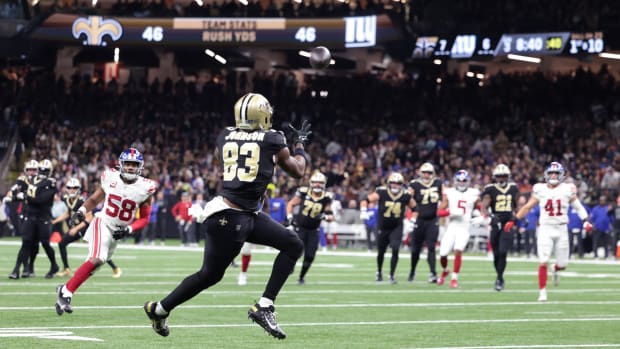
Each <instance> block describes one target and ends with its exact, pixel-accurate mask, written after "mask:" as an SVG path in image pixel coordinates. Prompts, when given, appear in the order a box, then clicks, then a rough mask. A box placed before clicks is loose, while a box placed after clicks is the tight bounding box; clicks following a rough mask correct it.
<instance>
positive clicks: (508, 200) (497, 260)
mask: <svg viewBox="0 0 620 349" xmlns="http://www.w3.org/2000/svg"><path fill="white" fill-rule="evenodd" d="M509 179H510V169H509V168H508V166H506V165H504V164H498V165H497V166H495V168H494V169H493V180H494V182H495V183H491V184H488V185H487V186H486V187H485V188H484V190H483V191H482V210H483V211H482V212H491V233H490V237H491V247H492V248H493V266H494V267H495V272H496V273H497V278H496V280H495V290H496V291H501V290H503V289H504V270H506V261H507V258H508V252H509V251H510V249H511V248H512V242H513V239H514V237H515V229H511V230H510V231H509V232H504V229H503V228H504V225H505V224H506V222H508V221H510V220H512V217H513V215H514V210H515V206H516V204H517V195H518V194H519V189H518V188H517V185H516V184H515V183H512V182H509Z"/></svg>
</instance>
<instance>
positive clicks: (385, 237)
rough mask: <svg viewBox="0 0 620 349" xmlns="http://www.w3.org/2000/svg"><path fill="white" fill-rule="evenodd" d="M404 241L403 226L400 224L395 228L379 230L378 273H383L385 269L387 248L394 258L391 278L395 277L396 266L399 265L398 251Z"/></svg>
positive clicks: (391, 263) (391, 266)
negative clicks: (384, 262)
mask: <svg viewBox="0 0 620 349" xmlns="http://www.w3.org/2000/svg"><path fill="white" fill-rule="evenodd" d="M402 241H403V224H402V223H401V224H399V225H397V226H396V227H394V228H391V229H386V228H379V231H378V235H377V271H378V272H379V273H381V270H382V269H383V258H384V255H385V251H387V247H388V246H390V248H391V250H392V258H391V260H390V276H394V273H395V272H396V266H397V265H398V251H399V250H400V245H401V244H402Z"/></svg>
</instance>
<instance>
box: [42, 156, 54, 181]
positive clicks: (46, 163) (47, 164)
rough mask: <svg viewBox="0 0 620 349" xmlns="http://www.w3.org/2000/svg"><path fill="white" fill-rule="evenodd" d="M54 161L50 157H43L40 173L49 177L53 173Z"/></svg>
mask: <svg viewBox="0 0 620 349" xmlns="http://www.w3.org/2000/svg"><path fill="white" fill-rule="evenodd" d="M52 169H53V166H52V161H50V160H49V159H43V160H41V162H39V175H40V176H43V177H49V176H51V175H52Z"/></svg>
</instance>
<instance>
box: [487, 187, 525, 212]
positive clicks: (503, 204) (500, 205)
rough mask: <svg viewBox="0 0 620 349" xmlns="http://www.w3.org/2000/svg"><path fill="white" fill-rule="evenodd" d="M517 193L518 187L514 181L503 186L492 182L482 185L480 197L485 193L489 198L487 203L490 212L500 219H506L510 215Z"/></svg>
mask: <svg viewBox="0 0 620 349" xmlns="http://www.w3.org/2000/svg"><path fill="white" fill-rule="evenodd" d="M518 194H519V188H518V187H517V185H516V184H515V183H508V185H506V187H504V188H502V187H500V186H499V185H497V184H495V183H494V184H488V185H487V186H486V187H484V190H483V192H482V197H483V198H484V197H485V195H488V196H489V197H490V198H491V202H490V203H489V207H490V208H491V212H492V213H493V214H494V215H495V217H497V218H498V219H499V220H500V221H507V220H509V219H510V218H511V217H512V212H513V211H514V209H515V205H516V204H517V195H518Z"/></svg>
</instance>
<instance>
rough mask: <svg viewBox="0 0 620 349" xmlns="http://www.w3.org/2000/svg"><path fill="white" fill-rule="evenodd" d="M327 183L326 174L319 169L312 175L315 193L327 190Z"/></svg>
mask: <svg viewBox="0 0 620 349" xmlns="http://www.w3.org/2000/svg"><path fill="white" fill-rule="evenodd" d="M326 184H327V178H326V177H325V175H324V174H322V173H321V172H319V171H316V172H315V173H314V174H313V175H312V177H310V188H311V189H312V191H313V192H314V193H317V194H318V193H321V192H323V190H325V185H326Z"/></svg>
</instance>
